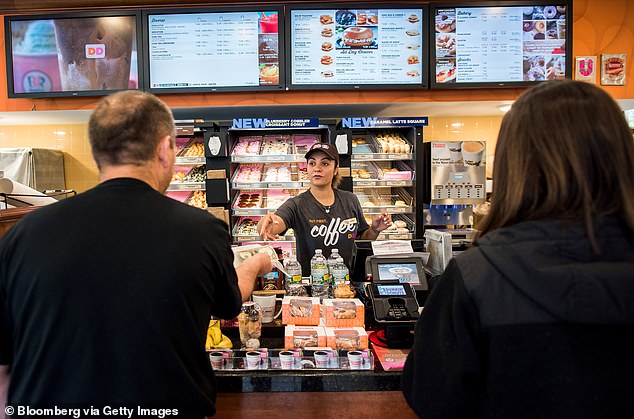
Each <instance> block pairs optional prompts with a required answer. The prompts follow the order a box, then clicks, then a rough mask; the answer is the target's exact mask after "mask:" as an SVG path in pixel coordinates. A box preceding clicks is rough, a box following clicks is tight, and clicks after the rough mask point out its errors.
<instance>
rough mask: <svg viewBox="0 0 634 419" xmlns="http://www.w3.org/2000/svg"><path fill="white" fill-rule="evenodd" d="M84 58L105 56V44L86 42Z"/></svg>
mask: <svg viewBox="0 0 634 419" xmlns="http://www.w3.org/2000/svg"><path fill="white" fill-rule="evenodd" d="M86 58H106V45H105V44H86Z"/></svg>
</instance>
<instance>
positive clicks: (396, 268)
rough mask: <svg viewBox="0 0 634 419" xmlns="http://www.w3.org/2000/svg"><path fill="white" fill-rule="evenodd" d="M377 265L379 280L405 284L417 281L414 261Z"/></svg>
mask: <svg viewBox="0 0 634 419" xmlns="http://www.w3.org/2000/svg"><path fill="white" fill-rule="evenodd" d="M377 267H378V271H379V280H380V281H398V282H400V283H407V284H418V283H419V279H418V270H417V269H416V263H411V262H405V263H381V264H378V265H377Z"/></svg>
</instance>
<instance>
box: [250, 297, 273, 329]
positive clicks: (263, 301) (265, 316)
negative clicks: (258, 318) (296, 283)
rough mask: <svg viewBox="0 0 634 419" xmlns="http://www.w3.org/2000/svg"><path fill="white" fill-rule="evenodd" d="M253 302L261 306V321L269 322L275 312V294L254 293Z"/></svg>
mask: <svg viewBox="0 0 634 419" xmlns="http://www.w3.org/2000/svg"><path fill="white" fill-rule="evenodd" d="M253 302H254V303H256V304H257V305H259V306H260V307H261V308H262V323H271V322H272V321H273V317H274V314H275V294H271V295H254V296H253Z"/></svg>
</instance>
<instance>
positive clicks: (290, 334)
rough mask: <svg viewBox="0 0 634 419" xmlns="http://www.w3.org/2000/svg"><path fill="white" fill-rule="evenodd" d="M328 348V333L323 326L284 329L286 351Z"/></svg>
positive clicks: (293, 326)
mask: <svg viewBox="0 0 634 419" xmlns="http://www.w3.org/2000/svg"><path fill="white" fill-rule="evenodd" d="M317 346H321V347H324V346H326V331H325V330H324V328H323V327H321V326H295V325H293V324H291V325H290V326H286V328H285V329H284V349H294V348H306V347H317Z"/></svg>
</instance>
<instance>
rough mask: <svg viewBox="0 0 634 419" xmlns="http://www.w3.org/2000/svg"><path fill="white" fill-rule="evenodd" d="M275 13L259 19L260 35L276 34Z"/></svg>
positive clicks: (276, 20) (276, 17)
mask: <svg viewBox="0 0 634 419" xmlns="http://www.w3.org/2000/svg"><path fill="white" fill-rule="evenodd" d="M277 22H278V16H277V13H275V14H270V15H266V16H262V17H260V33H277Z"/></svg>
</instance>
